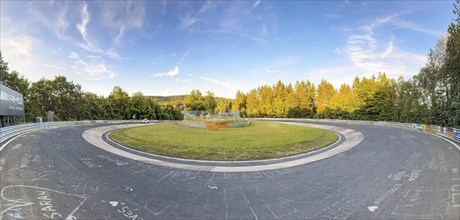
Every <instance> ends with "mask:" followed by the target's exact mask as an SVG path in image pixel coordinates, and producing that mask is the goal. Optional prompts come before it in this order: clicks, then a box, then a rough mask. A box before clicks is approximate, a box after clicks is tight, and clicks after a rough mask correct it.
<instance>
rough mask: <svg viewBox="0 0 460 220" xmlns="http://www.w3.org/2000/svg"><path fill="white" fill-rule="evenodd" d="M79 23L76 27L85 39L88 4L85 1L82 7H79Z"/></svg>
mask: <svg viewBox="0 0 460 220" xmlns="http://www.w3.org/2000/svg"><path fill="white" fill-rule="evenodd" d="M81 19H82V21H81V24H77V28H78V30H79V31H80V34H81V36H82V37H83V40H85V41H86V40H87V39H86V26H87V25H88V23H89V19H90V17H89V12H88V5H87V4H86V2H83V4H82V7H81Z"/></svg>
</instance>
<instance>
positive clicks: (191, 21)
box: [177, 16, 200, 29]
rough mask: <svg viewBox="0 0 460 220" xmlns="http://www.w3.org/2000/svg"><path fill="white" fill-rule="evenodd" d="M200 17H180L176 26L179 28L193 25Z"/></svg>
mask: <svg viewBox="0 0 460 220" xmlns="http://www.w3.org/2000/svg"><path fill="white" fill-rule="evenodd" d="M199 21H200V19H199V18H196V17H193V16H186V17H183V18H181V22H180V24H179V26H178V27H177V28H179V29H187V28H189V27H191V26H193V25H194V24H195V23H197V22H199Z"/></svg>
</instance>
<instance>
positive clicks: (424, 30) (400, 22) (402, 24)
mask: <svg viewBox="0 0 460 220" xmlns="http://www.w3.org/2000/svg"><path fill="white" fill-rule="evenodd" d="M391 24H393V25H395V26H396V27H398V28H404V29H409V30H413V31H418V32H421V33H425V34H430V35H434V36H436V37H440V36H442V35H444V34H445V33H444V32H442V31H437V30H432V29H428V28H424V27H422V26H420V25H418V24H415V23H413V22H410V21H405V20H402V19H393V20H392V21H391Z"/></svg>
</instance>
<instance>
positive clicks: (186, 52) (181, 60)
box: [176, 50, 190, 66]
mask: <svg viewBox="0 0 460 220" xmlns="http://www.w3.org/2000/svg"><path fill="white" fill-rule="evenodd" d="M189 52H190V50H187V51H185V53H184V55H182V57H181V58H180V60H179V61H178V62H177V64H176V66H180V65H181V64H182V62H183V61H184V60H185V58H187V56H188V54H189Z"/></svg>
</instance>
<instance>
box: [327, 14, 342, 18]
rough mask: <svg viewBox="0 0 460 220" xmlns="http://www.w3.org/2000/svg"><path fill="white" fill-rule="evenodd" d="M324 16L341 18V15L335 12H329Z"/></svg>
mask: <svg viewBox="0 0 460 220" xmlns="http://www.w3.org/2000/svg"><path fill="white" fill-rule="evenodd" d="M324 17H325V18H328V19H336V18H340V15H338V14H335V13H328V14H325V15H324Z"/></svg>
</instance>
